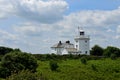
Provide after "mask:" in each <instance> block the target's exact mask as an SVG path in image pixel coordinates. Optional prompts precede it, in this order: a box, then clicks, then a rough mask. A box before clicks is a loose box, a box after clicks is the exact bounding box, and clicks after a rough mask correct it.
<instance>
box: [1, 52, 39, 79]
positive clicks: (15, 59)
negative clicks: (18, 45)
mask: <svg viewBox="0 0 120 80" xmlns="http://www.w3.org/2000/svg"><path fill="white" fill-rule="evenodd" d="M0 66H1V70H3V71H2V72H0V74H1V75H3V76H1V77H7V76H9V75H11V73H17V72H19V71H21V70H27V69H28V70H30V71H32V72H35V71H36V68H37V66H38V65H37V60H36V59H35V58H34V57H33V56H32V55H31V54H28V53H22V52H19V51H15V52H11V53H8V54H6V55H5V56H4V57H3V58H2V61H1V65H0ZM4 72H6V74H4Z"/></svg>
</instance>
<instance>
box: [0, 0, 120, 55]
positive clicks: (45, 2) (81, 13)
mask: <svg viewBox="0 0 120 80" xmlns="http://www.w3.org/2000/svg"><path fill="white" fill-rule="evenodd" d="M0 12H1V13H0V36H1V37H0V46H6V47H12V48H20V49H21V50H22V51H26V52H31V53H49V52H50V47H51V46H52V45H54V44H55V43H57V42H58V41H60V40H61V41H62V42H65V41H66V40H70V41H71V42H72V43H74V37H75V35H77V27H78V26H80V27H83V29H84V30H85V32H86V34H87V35H90V38H91V40H90V46H91V47H92V46H94V45H95V44H98V45H100V46H102V47H106V46H116V47H119V48H120V23H119V21H120V0H91V1H90V0H15V1H14V0H0Z"/></svg>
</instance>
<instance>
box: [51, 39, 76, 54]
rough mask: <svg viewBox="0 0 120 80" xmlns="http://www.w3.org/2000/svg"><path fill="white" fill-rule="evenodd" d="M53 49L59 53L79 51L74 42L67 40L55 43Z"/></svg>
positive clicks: (53, 51)
mask: <svg viewBox="0 0 120 80" xmlns="http://www.w3.org/2000/svg"><path fill="white" fill-rule="evenodd" d="M51 49H52V53H55V54H58V55H63V54H76V53H77V49H75V48H74V44H72V43H70V41H66V42H65V43H62V42H61V41H59V43H57V44H55V45H53V46H52V47H51Z"/></svg>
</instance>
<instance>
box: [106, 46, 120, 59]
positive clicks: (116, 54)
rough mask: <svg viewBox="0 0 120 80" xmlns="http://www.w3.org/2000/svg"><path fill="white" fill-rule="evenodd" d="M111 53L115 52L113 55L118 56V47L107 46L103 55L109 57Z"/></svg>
mask: <svg viewBox="0 0 120 80" xmlns="http://www.w3.org/2000/svg"><path fill="white" fill-rule="evenodd" d="M113 54H115V56H117V57H120V49H119V48H117V47H112V46H108V47H107V48H106V49H105V50H104V56H106V57H111V55H112V56H113Z"/></svg>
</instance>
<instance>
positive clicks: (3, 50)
mask: <svg viewBox="0 0 120 80" xmlns="http://www.w3.org/2000/svg"><path fill="white" fill-rule="evenodd" d="M11 51H13V49H12V48H8V47H0V55H5V54H6V53H9V52H11Z"/></svg>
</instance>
